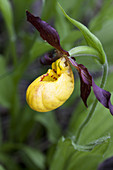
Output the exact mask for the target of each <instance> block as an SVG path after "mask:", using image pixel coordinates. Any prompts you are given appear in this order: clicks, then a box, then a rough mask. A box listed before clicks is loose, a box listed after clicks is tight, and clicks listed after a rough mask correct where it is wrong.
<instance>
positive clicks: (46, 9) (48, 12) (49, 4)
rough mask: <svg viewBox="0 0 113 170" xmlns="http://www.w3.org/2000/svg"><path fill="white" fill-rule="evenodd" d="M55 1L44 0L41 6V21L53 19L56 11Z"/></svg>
mask: <svg viewBox="0 0 113 170" xmlns="http://www.w3.org/2000/svg"><path fill="white" fill-rule="evenodd" d="M56 2H57V1H56V0H54V1H53V0H46V1H45V2H44V6H43V13H42V19H43V20H46V21H47V20H48V19H49V18H51V17H53V16H54V14H55V11H56Z"/></svg>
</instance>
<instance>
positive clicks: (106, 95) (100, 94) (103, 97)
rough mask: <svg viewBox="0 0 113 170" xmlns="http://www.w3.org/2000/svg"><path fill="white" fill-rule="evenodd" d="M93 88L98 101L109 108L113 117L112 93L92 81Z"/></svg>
mask: <svg viewBox="0 0 113 170" xmlns="http://www.w3.org/2000/svg"><path fill="white" fill-rule="evenodd" d="M92 87H93V91H94V94H95V96H96V98H97V99H98V101H99V102H100V103H101V104H103V105H104V106H105V107H106V108H108V109H109V110H110V112H111V114H112V115H113V105H112V104H111V101H110V98H111V93H110V92H108V91H106V90H104V89H101V88H100V87H98V86H97V85H96V84H95V82H94V81H93V80H92Z"/></svg>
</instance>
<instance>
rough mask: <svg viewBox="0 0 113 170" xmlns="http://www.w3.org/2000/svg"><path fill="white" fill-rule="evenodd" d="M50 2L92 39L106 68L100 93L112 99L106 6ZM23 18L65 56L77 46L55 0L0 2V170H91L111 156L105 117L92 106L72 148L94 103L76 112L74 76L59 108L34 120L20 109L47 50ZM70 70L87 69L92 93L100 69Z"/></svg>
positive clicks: (110, 4) (112, 137)
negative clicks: (54, 37)
mask: <svg viewBox="0 0 113 170" xmlns="http://www.w3.org/2000/svg"><path fill="white" fill-rule="evenodd" d="M58 2H59V3H60V4H61V6H62V7H63V8H64V9H65V11H66V12H67V13H68V14H69V16H71V17H72V18H75V19H76V20H78V21H80V22H82V23H83V24H84V25H86V26H87V27H88V28H89V29H90V30H91V32H92V33H93V34H95V35H96V36H97V37H98V38H99V39H100V41H101V43H102V45H103V47H104V50H105V52H106V54H107V57H108V62H109V75H108V80H107V84H106V87H105V89H106V90H109V91H110V92H112V95H113V85H112V84H113V80H112V79H113V78H112V77H113V57H112V56H113V36H112V32H113V12H112V11H113V1H112V0H107V1H106V0H92V1H90V0H65V1H62V0H59V1H58ZM26 10H29V11H31V12H32V13H34V14H35V15H39V16H40V17H42V19H44V20H45V21H47V22H48V23H49V24H51V25H52V26H53V27H55V28H56V30H57V31H58V33H59V35H60V38H61V44H62V46H63V48H64V49H65V50H70V49H71V48H73V47H75V46H78V45H84V44H85V41H84V38H83V36H82V34H81V33H80V32H79V31H78V29H76V27H74V26H73V25H72V24H71V23H70V22H69V21H68V20H67V19H66V18H65V17H64V16H63V14H62V12H61V10H60V8H59V7H58V5H57V1H56V0H54V1H53V0H22V1H17V0H0V170H5V169H7V170H22V169H26V170H35V169H36V170H42V169H50V170H75V169H76V170H78V169H79V170H90V169H92V170H96V169H97V167H98V165H99V164H100V163H101V162H102V161H104V160H105V159H107V158H108V157H111V156H113V131H112V127H113V123H112V122H113V117H112V116H111V115H110V113H109V111H108V110H107V109H105V108H104V107H103V106H102V105H100V104H98V107H97V108H96V111H95V115H94V116H93V118H92V119H91V121H90V122H89V124H88V125H87V126H86V127H85V128H84V130H83V132H82V134H81V138H80V141H79V144H76V143H74V139H75V136H76V131H77V129H78V127H79V126H80V124H81V123H82V122H83V120H84V119H85V118H86V116H87V113H88V110H89V109H90V107H91V104H92V102H93V101H94V94H93V93H92V94H91V95H90V97H89V99H88V104H89V108H88V109H86V108H85V106H84V105H83V102H82V101H81V99H80V97H79V96H80V92H79V84H80V82H79V79H78V76H77V73H76V71H75V70H73V71H74V73H75V90H74V93H73V95H72V96H71V97H70V99H69V100H68V101H67V102H66V103H65V104H64V105H63V106H62V107H60V108H58V109H56V110H54V111H52V112H48V113H37V112H35V111H33V110H31V109H30V108H29V107H28V106H27V104H26V101H25V93H26V88H27V86H28V85H29V84H30V82H31V81H32V80H33V79H34V78H36V77H38V76H39V75H40V74H42V73H44V72H45V71H46V70H47V68H48V66H42V65H41V64H40V61H39V60H40V57H41V56H42V55H44V54H45V53H46V52H50V51H51V50H53V48H52V47H51V46H50V45H48V44H46V42H44V41H43V40H42V39H41V38H40V36H39V33H38V32H37V31H36V30H35V29H34V28H33V27H32V26H31V25H30V24H29V23H28V22H27V21H26V13H25V12H26ZM77 62H79V63H81V64H84V65H85V66H87V67H88V69H89V70H90V71H91V73H92V75H94V78H95V81H96V83H97V84H98V85H99V83H100V80H101V77H100V75H101V66H100V65H98V64H97V62H96V61H95V60H94V59H92V58H89V57H88V56H84V57H83V56H81V57H79V58H77ZM112 102H113V97H112ZM64 136H65V137H64Z"/></svg>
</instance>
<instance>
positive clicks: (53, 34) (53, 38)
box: [26, 11, 69, 56]
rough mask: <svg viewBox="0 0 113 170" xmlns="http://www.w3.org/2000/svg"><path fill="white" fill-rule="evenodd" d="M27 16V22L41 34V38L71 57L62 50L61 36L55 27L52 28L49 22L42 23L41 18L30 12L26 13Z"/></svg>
mask: <svg viewBox="0 0 113 170" xmlns="http://www.w3.org/2000/svg"><path fill="white" fill-rule="evenodd" d="M26 15H27V21H29V22H30V23H31V24H32V25H33V26H34V27H35V28H36V29H37V30H38V31H39V32H40V36H41V37H42V38H43V39H44V40H45V41H47V42H48V43H49V44H50V45H51V46H53V47H54V48H56V49H57V50H59V51H60V52H61V53H62V54H64V55H66V56H69V53H68V52H67V51H65V50H63V49H62V47H61V45H60V38H59V34H58V33H57V31H56V30H55V29H54V28H53V27H51V26H50V25H49V24H48V23H47V22H45V21H42V20H41V19H40V18H39V17H35V16H34V15H32V14H31V13H30V12H28V11H26Z"/></svg>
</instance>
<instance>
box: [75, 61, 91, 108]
mask: <svg viewBox="0 0 113 170" xmlns="http://www.w3.org/2000/svg"><path fill="white" fill-rule="evenodd" d="M78 67H79V70H78V72H79V76H80V91H81V98H82V100H83V102H84V104H85V106H86V107H88V106H87V99H88V97H89V95H90V92H91V86H92V76H91V75H90V73H89V72H88V69H87V68H86V67H85V66H84V65H82V64H78Z"/></svg>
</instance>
